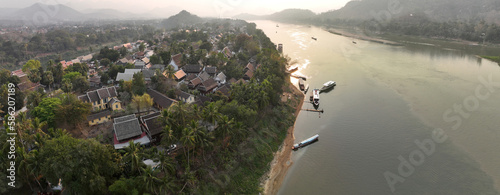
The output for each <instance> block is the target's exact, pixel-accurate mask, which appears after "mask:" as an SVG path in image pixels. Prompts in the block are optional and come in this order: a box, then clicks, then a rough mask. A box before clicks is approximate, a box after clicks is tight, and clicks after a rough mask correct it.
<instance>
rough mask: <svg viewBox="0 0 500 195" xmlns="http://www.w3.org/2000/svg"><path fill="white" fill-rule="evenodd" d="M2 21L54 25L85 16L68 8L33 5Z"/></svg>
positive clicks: (77, 19) (78, 19) (81, 18)
mask: <svg viewBox="0 0 500 195" xmlns="http://www.w3.org/2000/svg"><path fill="white" fill-rule="evenodd" d="M4 19H9V20H22V21H26V22H27V23H54V22H60V21H80V20H84V19H86V17H85V15H84V14H82V13H80V12H79V11H76V10H74V9H73V8H70V7H68V6H65V5H62V4H57V5H47V4H42V3H35V4H33V5H31V6H29V7H26V8H23V9H19V10H15V11H14V12H13V13H11V14H9V15H8V16H6V17H5V18H4Z"/></svg>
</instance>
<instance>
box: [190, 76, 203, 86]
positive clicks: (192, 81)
mask: <svg viewBox="0 0 500 195" xmlns="http://www.w3.org/2000/svg"><path fill="white" fill-rule="evenodd" d="M189 84H190V85H192V86H193V87H196V86H198V85H199V84H201V79H200V78H199V77H196V78H195V79H193V80H191V81H190V82H189Z"/></svg>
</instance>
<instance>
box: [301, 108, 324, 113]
mask: <svg viewBox="0 0 500 195" xmlns="http://www.w3.org/2000/svg"><path fill="white" fill-rule="evenodd" d="M302 110H303V111H308V112H319V113H323V112H324V111H323V109H321V110H315V109H302Z"/></svg>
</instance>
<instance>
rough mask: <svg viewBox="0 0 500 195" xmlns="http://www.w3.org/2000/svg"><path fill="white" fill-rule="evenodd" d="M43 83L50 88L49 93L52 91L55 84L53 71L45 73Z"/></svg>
mask: <svg viewBox="0 0 500 195" xmlns="http://www.w3.org/2000/svg"><path fill="white" fill-rule="evenodd" d="M43 74H44V75H43V83H44V84H46V85H48V86H49V91H51V90H52V88H51V86H52V83H54V75H53V74H52V72H51V71H45V72H44V73H43Z"/></svg>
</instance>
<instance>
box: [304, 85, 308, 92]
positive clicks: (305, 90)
mask: <svg viewBox="0 0 500 195" xmlns="http://www.w3.org/2000/svg"><path fill="white" fill-rule="evenodd" d="M307 91H309V85H306V89H304V94H307Z"/></svg>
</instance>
